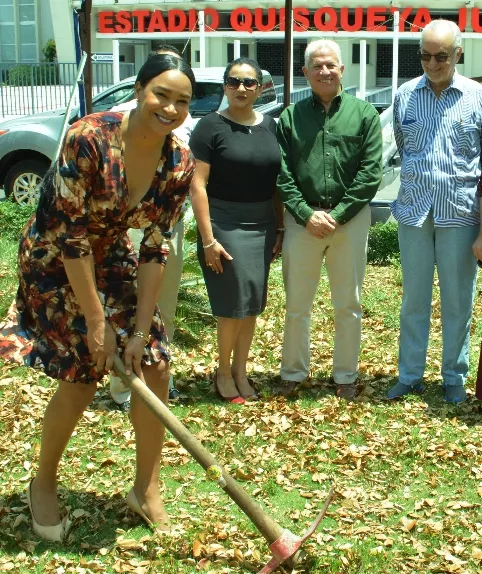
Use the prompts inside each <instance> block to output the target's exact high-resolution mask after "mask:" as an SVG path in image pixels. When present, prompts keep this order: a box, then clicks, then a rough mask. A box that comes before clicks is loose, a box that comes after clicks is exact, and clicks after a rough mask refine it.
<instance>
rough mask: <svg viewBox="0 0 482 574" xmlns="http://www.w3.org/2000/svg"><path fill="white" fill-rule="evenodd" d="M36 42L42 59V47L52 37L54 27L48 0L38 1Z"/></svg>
mask: <svg viewBox="0 0 482 574" xmlns="http://www.w3.org/2000/svg"><path fill="white" fill-rule="evenodd" d="M37 10H38V12H37V13H38V19H39V23H38V24H39V25H38V42H39V56H40V59H41V60H42V59H43V54H42V48H43V47H44V46H45V44H46V42H47V41H48V40H50V39H51V38H52V39H54V27H53V24H52V14H51V12H50V4H49V2H45V0H44V1H43V2H38V8H37Z"/></svg>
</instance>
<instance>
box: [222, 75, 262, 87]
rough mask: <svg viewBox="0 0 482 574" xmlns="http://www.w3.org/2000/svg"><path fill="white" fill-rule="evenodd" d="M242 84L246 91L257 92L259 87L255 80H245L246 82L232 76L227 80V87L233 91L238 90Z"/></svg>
mask: <svg viewBox="0 0 482 574" xmlns="http://www.w3.org/2000/svg"><path fill="white" fill-rule="evenodd" d="M241 84H243V86H244V87H245V89H246V90H256V88H257V87H258V86H259V82H258V80H256V79H255V78H244V80H243V79H241V78H233V77H232V76H228V77H227V78H226V86H228V88H230V89H231V90H237V89H238V88H239V86H240V85H241Z"/></svg>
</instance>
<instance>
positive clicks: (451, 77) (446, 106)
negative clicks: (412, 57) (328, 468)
mask: <svg viewBox="0 0 482 574" xmlns="http://www.w3.org/2000/svg"><path fill="white" fill-rule="evenodd" d="M461 43H462V41H461V34H460V30H459V28H458V27H457V25H456V24H454V23H453V22H449V21H447V20H434V21H432V22H431V23H430V24H428V25H427V26H426V27H425V28H424V30H423V32H422V37H421V41H420V59H421V63H422V68H423V71H424V74H423V76H421V77H418V78H415V79H414V80H411V81H409V82H407V83H405V84H403V85H402V86H401V87H400V88H399V90H398V92H397V94H396V96H395V102H394V129H395V137H396V141H397V145H398V149H399V152H400V156H401V159H402V169H401V185H400V190H399V192H398V197H397V199H396V200H395V201H394V202H393V204H392V206H391V208H392V212H393V215H394V217H395V219H396V220H397V221H398V224H399V225H398V237H399V242H400V255H401V265H402V276H403V299H402V308H401V313H400V354H399V362H398V367H399V379H398V382H397V384H396V385H395V386H394V387H392V388H391V389H390V390H389V391H388V398H389V399H395V398H397V397H401V396H404V395H406V394H408V393H410V392H421V391H423V385H422V379H423V374H424V370H425V363H426V355H427V348H428V338H429V328H430V312H431V303H432V286H433V277H434V268H435V266H436V267H437V275H438V279H439V285H440V298H441V314H442V337H443V356H442V379H443V384H442V386H443V388H444V392H445V400H446V401H447V402H451V403H460V402H462V401H464V400H465V399H466V392H465V388H464V384H465V381H466V379H467V374H468V370H469V336H470V322H471V319H472V305H473V300H474V293H475V282H476V275H477V259H482V236H480V235H479V227H480V217H479V197H478V195H477V183H478V181H479V178H480V156H481V137H482V87H481V86H480V85H479V84H477V83H476V82H473V81H472V80H469V79H468V78H465V77H464V76H461V75H460V74H458V73H457V72H456V70H455V65H456V63H457V62H458V61H459V59H460V56H461V54H462V46H461Z"/></svg>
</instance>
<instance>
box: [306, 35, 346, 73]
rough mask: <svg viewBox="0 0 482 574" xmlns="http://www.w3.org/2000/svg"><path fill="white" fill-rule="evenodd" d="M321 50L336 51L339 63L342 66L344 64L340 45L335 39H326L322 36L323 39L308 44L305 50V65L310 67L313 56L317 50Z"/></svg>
mask: <svg viewBox="0 0 482 574" xmlns="http://www.w3.org/2000/svg"><path fill="white" fill-rule="evenodd" d="M320 50H331V51H332V52H335V54H336V57H337V60H338V64H339V65H340V66H342V65H343V62H342V60H341V49H340V46H339V45H338V44H337V43H336V42H335V41H334V40H326V39H324V38H322V39H321V40H314V41H313V42H310V43H309V44H308V46H306V50H305V66H306V67H307V68H308V66H309V65H310V62H311V58H313V54H314V53H315V52H319V51H320Z"/></svg>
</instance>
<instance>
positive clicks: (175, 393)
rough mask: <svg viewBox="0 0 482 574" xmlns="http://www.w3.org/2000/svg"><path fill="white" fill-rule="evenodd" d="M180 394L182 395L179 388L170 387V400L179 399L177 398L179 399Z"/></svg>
mask: <svg viewBox="0 0 482 574" xmlns="http://www.w3.org/2000/svg"><path fill="white" fill-rule="evenodd" d="M180 396H181V393H180V392H179V391H178V390H177V389H175V388H172V389H169V400H170V401H177V400H179V397H180Z"/></svg>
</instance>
